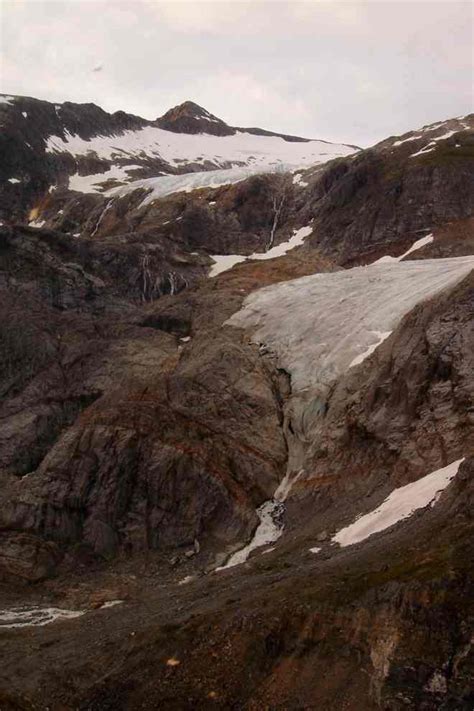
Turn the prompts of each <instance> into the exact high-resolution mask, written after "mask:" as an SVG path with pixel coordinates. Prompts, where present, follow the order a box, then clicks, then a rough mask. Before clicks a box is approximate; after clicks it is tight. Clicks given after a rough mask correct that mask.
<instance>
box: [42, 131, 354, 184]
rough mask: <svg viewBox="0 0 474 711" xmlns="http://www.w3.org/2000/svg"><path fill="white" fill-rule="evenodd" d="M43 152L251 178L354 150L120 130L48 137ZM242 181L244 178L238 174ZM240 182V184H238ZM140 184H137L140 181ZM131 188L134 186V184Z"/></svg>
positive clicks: (269, 139)
mask: <svg viewBox="0 0 474 711" xmlns="http://www.w3.org/2000/svg"><path fill="white" fill-rule="evenodd" d="M46 151H47V152H49V153H62V152H67V153H71V154H72V155H74V156H86V155H88V154H93V155H95V156H97V157H98V158H102V159H105V160H108V161H117V160H131V159H136V158H143V157H144V156H147V157H151V158H159V159H160V160H162V161H163V162H165V163H167V164H168V165H169V166H170V167H171V168H179V169H183V167H185V165H186V164H193V170H195V166H196V165H202V166H203V170H205V169H206V164H207V165H209V164H212V166H214V167H216V168H222V169H228V168H242V167H247V168H248V169H250V171H251V172H252V173H254V172H266V171H274V170H277V169H279V168H280V169H283V168H284V169H290V170H291V169H296V168H301V167H305V166H309V165H313V164H315V163H324V162H326V161H328V160H331V159H332V158H337V157H340V156H346V155H349V154H351V153H354V148H352V147H350V146H345V145H343V144H332V143H325V142H324V141H305V142H303V141H295V142H292V141H286V140H284V139H283V138H281V137H279V136H260V135H254V134H251V133H246V132H245V131H237V132H236V133H235V134H234V135H231V136H213V135H209V134H205V133H201V134H186V133H174V132H171V131H165V130H164V129H162V128H157V127H155V126H145V127H143V128H141V129H139V130H132V131H124V132H123V133H121V134H118V135H115V136H95V137H93V138H91V139H89V140H85V139H83V138H81V137H80V136H77V135H72V134H70V133H69V132H66V134H65V137H64V139H63V138H61V137H59V136H50V137H49V138H48V139H47V141H46ZM243 177H245V175H243ZM243 177H241V178H240V179H243ZM140 182H141V181H140ZM137 187H140V185H139V184H137Z"/></svg>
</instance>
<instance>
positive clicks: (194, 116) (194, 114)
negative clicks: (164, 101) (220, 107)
mask: <svg viewBox="0 0 474 711" xmlns="http://www.w3.org/2000/svg"><path fill="white" fill-rule="evenodd" d="M156 123H157V124H158V126H160V128H164V129H166V130H167V131H174V132H175V133H210V134H212V135H214V136H230V135H232V134H234V133H235V129H233V128H231V127H230V126H228V125H227V124H226V123H225V122H224V121H222V120H221V119H220V118H217V116H214V115H213V114H211V113H209V111H206V109H204V108H203V107H202V106H199V104H196V103H195V102H194V101H184V102H183V103H182V104H179V105H178V106H174V107H173V108H172V109H169V111H167V112H166V113H165V114H163V116H160V118H158V119H156Z"/></svg>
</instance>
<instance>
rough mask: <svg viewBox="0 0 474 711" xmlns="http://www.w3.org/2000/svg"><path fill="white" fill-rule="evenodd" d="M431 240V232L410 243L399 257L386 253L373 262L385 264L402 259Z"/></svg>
mask: <svg viewBox="0 0 474 711" xmlns="http://www.w3.org/2000/svg"><path fill="white" fill-rule="evenodd" d="M432 241H433V235H432V234H429V235H426V236H425V237H421V239H418V240H417V241H416V242H414V243H413V244H412V246H411V247H410V249H407V251H406V252H404V253H403V254H401V255H400V256H399V257H390V256H389V255H387V256H386V257H380V259H377V261H376V262H374V264H387V263H390V262H401V261H402V259H404V258H405V257H408V255H409V254H411V253H412V252H416V251H417V250H418V249H421V248H422V247H425V246H426V245H427V244H431V243H432Z"/></svg>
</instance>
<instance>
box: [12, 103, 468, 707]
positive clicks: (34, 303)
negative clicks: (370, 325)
mask: <svg viewBox="0 0 474 711" xmlns="http://www.w3.org/2000/svg"><path fill="white" fill-rule="evenodd" d="M168 118H169V117H168ZM171 118H174V117H171ZM176 118H177V119H179V120H181V118H180V116H177V117H176ZM470 126H471V127H472V119H471V117H465V118H464V119H455V120H453V121H451V122H444V123H443V124H438V125H437V126H436V125H435V127H434V128H433V127H425V129H424V130H421V131H418V132H412V133H411V134H409V135H407V136H404V137H399V138H391V139H388V140H387V141H385V142H383V143H382V144H379V145H378V146H376V147H375V148H374V149H371V150H369V151H364V152H361V153H360V154H357V155H355V156H353V157H348V158H343V159H338V160H337V161H335V162H332V163H330V164H328V165H327V166H322V167H321V166H319V167H316V168H314V169H310V170H308V171H304V172H301V180H299V181H296V182H295V181H294V179H293V178H292V177H291V175H290V176H285V175H273V176H254V177H252V178H249V179H248V180H245V181H243V182H241V183H237V184H235V185H227V186H222V187H219V188H214V189H210V188H206V189H203V190H197V191H193V192H189V193H178V194H173V195H170V196H168V197H164V198H162V199H159V200H156V201H154V202H152V203H150V204H149V205H146V206H141V207H140V203H141V200H142V197H143V195H142V194H141V193H133V192H132V193H130V194H129V195H127V196H125V197H123V198H121V199H120V200H118V201H117V202H115V201H114V204H113V205H112V207H110V208H109V209H108V210H107V212H105V213H104V210H105V208H106V207H107V203H108V200H107V198H104V196H102V195H77V194H72V193H70V192H69V191H67V190H64V191H62V192H61V191H60V190H57V191H54V192H53V193H51V197H49V198H47V200H45V202H44V203H42V204H41V206H40V211H39V218H41V219H42V220H44V221H45V224H44V225H43V227H42V228H37V227H36V228H35V227H28V226H25V225H24V224H17V223H15V222H14V220H13V219H12V220H11V221H10V224H9V225H8V226H4V227H3V228H1V233H0V265H1V281H0V289H1V291H2V299H1V305H0V320H1V323H2V327H1V343H0V346H1V349H2V364H3V368H2V372H1V383H0V386H1V392H2V403H1V410H0V418H1V424H2V426H1V430H0V466H1V472H0V476H1V482H2V489H1V490H2V506H1V513H0V571H1V576H2V583H1V587H0V592H1V596H2V603H1V605H0V649H1V654H2V662H3V663H2V667H1V670H0V700H1V703H0V706H1V708H5V709H46V708H50V709H55V710H56V709H57V710H58V711H59V709H84V710H85V709H97V711H99V710H102V709H156V708H160V709H161V708H163V709H208V708H209V709H210V708H221V709H282V710H283V709H285V710H286V709H328V710H330V709H340V708H345V709H350V710H354V711H355V710H356V709H361V708H364V709H379V708H382V709H413V710H415V709H425V710H426V711H434V710H435V709H436V710H437V709H444V710H450V711H451V710H453V711H454V709H456V710H457V709H466V711H467V709H471V708H472V707H473V704H474V696H473V679H474V650H473V646H472V640H473V639H474V636H473V635H474V629H473V621H474V615H473V612H474V610H473V607H472V600H473V591H474V586H473V578H472V573H473V560H474V556H473V555H472V553H473V551H472V534H473V513H472V512H473V503H474V501H473V495H474V493H473V475H474V415H473V413H474V381H473V376H472V373H473V366H474V363H473V353H474V332H473V325H472V324H473V312H474V282H473V276H472V271H470V269H469V262H467V265H468V266H467V268H465V269H464V271H463V272H462V273H461V272H459V276H458V277H456V278H455V279H453V280H452V281H451V282H450V283H449V284H447V283H444V282H443V283H442V284H441V285H440V287H439V289H438V290H436V289H434V291H433V292H432V293H431V295H430V297H429V298H424V299H421V300H420V301H419V302H418V303H417V304H416V305H415V306H414V308H410V309H409V310H408V312H407V313H406V314H405V315H403V316H402V317H400V318H399V320H398V322H397V323H396V324H394V326H393V329H392V334H391V336H390V337H389V338H387V339H386V340H385V341H384V343H383V344H382V345H380V346H379V347H378V348H377V349H376V350H375V352H373V353H372V355H370V356H369V357H367V358H366V359H365V360H363V361H362V362H361V363H360V365H357V366H356V367H350V368H349V369H347V368H346V369H345V370H343V371H342V372H340V373H338V375H337V377H336V378H335V379H334V381H333V382H332V384H331V387H330V388H329V390H328V391H327V393H326V396H325V399H324V402H323V403H322V404H321V406H318V407H314V400H311V399H308V398H307V397H306V395H305V396H304V397H303V399H302V402H304V403H311V402H312V403H313V405H312V406H311V407H309V406H308V407H306V409H303V410H301V408H300V406H299V403H300V400H298V399H297V395H298V397H300V395H301V393H299V391H298V392H297V383H296V381H295V380H294V371H293V369H292V365H291V363H290V365H289V366H288V365H287V364H286V363H283V359H282V355H281V353H280V352H279V351H278V349H274V348H272V347H269V344H268V343H265V342H260V341H259V340H258V338H256V337H255V328H250V327H249V328H239V327H236V326H235V325H232V324H231V323H228V320H229V319H230V318H231V317H232V316H233V315H234V314H235V313H236V312H238V311H239V310H240V309H242V307H245V305H246V304H248V303H252V302H251V301H250V302H249V301H248V297H251V295H255V292H256V290H258V289H260V288H262V287H268V286H272V285H278V284H280V285H281V284H283V285H284V284H286V285H287V287H288V288H289V289H290V290H292V289H296V288H299V284H300V283H301V282H298V281H295V280H298V279H299V278H301V277H310V278H313V277H312V276H311V275H315V274H326V275H327V276H328V279H330V278H332V277H337V275H338V273H339V272H341V270H343V269H348V268H350V267H352V266H354V265H357V264H369V263H371V262H373V261H374V260H376V259H378V258H379V257H381V256H384V255H387V254H391V255H392V256H397V255H401V254H403V253H404V252H405V251H406V250H407V249H408V248H409V247H410V246H411V245H412V244H413V243H414V242H415V241H416V240H418V239H419V238H421V237H427V236H428V235H429V234H430V233H432V235H433V238H431V237H428V238H427V239H425V240H424V243H423V244H424V246H423V247H422V248H420V249H418V250H417V251H416V252H414V253H412V258H413V259H416V260H418V264H420V265H422V264H423V263H424V262H425V260H428V261H427V262H426V265H428V266H429V264H431V263H432V262H431V261H430V260H432V259H439V258H451V257H455V258H461V257H463V256H466V255H472V254H474V250H473V234H474V233H473V222H472V220H473V218H474V215H473V211H474V204H473V201H472V194H473V193H472V190H471V189H470V188H469V186H470V185H472V180H473V174H474V170H473V157H472V155H471V153H472V145H471V143H472V130H470V128H469V127H470ZM448 133H449V134H450V135H449V136H447V137H446V134H448ZM415 153H419V155H413V154H415ZM423 154H424V155H423ZM302 183H304V184H302ZM282 198H284V200H282ZM280 203H282V205H281V210H280V211H279V212H278V215H277V219H276V212H277V210H278V205H280ZM275 206H276V207H275ZM178 218H179V219H178ZM165 223H166V224H165ZM307 226H311V228H312V232H311V233H310V234H309V235H308V237H306V239H305V241H304V244H303V245H302V246H300V247H298V248H296V249H294V250H292V251H290V252H288V254H286V255H284V256H280V257H278V258H275V259H268V260H258V259H248V260H247V261H245V262H243V263H240V264H237V265H236V266H235V267H233V268H232V269H230V270H228V271H226V272H224V273H222V274H220V275H219V276H217V277H215V278H208V276H207V275H208V272H209V269H210V267H211V265H212V264H213V259H212V255H216V254H220V255H222V254H240V255H242V256H245V255H247V256H249V255H251V254H252V253H253V252H259V253H264V252H265V251H266V250H268V249H269V247H270V239H271V240H272V241H273V243H274V244H275V245H278V244H281V243H283V242H285V241H286V240H287V239H289V237H291V235H292V234H293V233H294V230H296V229H299V228H302V227H307ZM73 230H74V232H73ZM77 234H78V235H79V236H74V235H77ZM400 266H402V265H400ZM394 268H395V269H397V268H398V267H394ZM421 268H423V267H421ZM368 269H371V267H368ZM371 273H372V272H367V274H368V279H370V274H371ZM333 283H335V282H328V284H333ZM278 288H280V287H278ZM329 288H331V287H329ZM401 296H402V294H401ZM251 298H253V296H252V297H251ZM333 306H334V309H335V311H334V314H335V318H336V317H337V313H338V311H337V305H336V304H335V305H333ZM291 317H293V318H294V321H295V326H296V325H297V324H298V323H299V321H300V320H301V319H302V314H301V313H298V312H297V311H295V313H294V314H291ZM356 317H357V314H356V312H355V311H354V325H355V319H356ZM261 325H265V324H264V323H263V324H261ZM341 328H342V325H341ZM311 338H313V339H314V340H315V342H316V344H317V342H318V334H317V333H316V334H314V333H313V334H311ZM321 338H322V336H321ZM301 347H302V349H304V347H305V343H304V342H303V341H302V343H301ZM317 367H318V363H316V362H315V363H314V368H315V369H316V368H317ZM305 398H306V399H305ZM297 404H298V407H299V410H298V418H296V417H295V412H296V409H295V408H296V405H297ZM459 459H463V462H462V464H461V465H460V466H459V469H458V473H457V474H456V476H454V478H453V480H452V483H451V484H450V485H449V486H447V488H446V489H445V490H444V492H443V493H442V494H441V496H440V497H439V500H438V501H437V503H436V504H435V505H433V506H426V505H425V506H421V507H420V508H419V509H418V510H417V511H416V512H415V513H414V514H413V515H412V516H410V517H409V518H407V519H406V520H405V521H403V522H399V523H397V524H396V525H394V526H392V527H390V528H386V529H385V530H383V531H381V532H380V533H377V534H375V535H372V536H370V537H369V538H366V539H364V540H362V541H361V542H358V543H355V544H353V545H349V546H346V547H344V546H343V547H341V546H339V545H338V544H337V543H336V542H335V541H334V540H333V536H334V534H335V533H336V532H337V531H339V530H340V529H341V528H343V527H344V526H347V525H348V524H350V523H351V522H352V521H353V520H354V519H355V517H356V516H358V515H361V514H364V513H366V512H369V511H372V510H373V509H374V508H376V507H377V506H379V505H380V504H381V502H382V501H383V500H384V499H385V498H386V497H387V495H389V494H390V492H392V491H393V490H394V489H396V488H398V487H400V486H404V485H406V484H408V483H411V482H414V481H417V480H419V479H421V478H422V477H425V476H426V475H427V474H429V473H431V472H433V471H435V470H438V469H440V468H441V467H444V466H446V465H449V464H451V463H452V462H454V461H456V460H459ZM282 482H284V483H285V482H289V483H292V486H291V488H290V487H289V486H288V487H286V488H285V487H282ZM277 489H279V493H280V495H279V497H278V501H276V500H274V497H275V492H276V491H277ZM282 491H283V492H285V493H286V494H287V495H286V498H285V496H284V495H281V492H282ZM265 502H267V504H265ZM268 504H270V509H269V510H270V512H271V513H270V515H269V517H267V519H265V520H266V523H267V526H268V527H269V529H270V530H271V531H273V533H275V531H276V532H277V534H278V533H279V535H280V537H279V538H277V537H276V536H273V539H274V540H272V536H270V537H268V538H267V539H265V540H264V539H263V538H260V539H259V540H260V541H261V542H263V543H265V541H266V544H265V547H261V548H260V549H259V548H258V547H257V548H256V549H255V551H254V552H252V553H251V555H250V556H249V557H248V558H247V559H246V560H245V557H244V558H243V559H242V560H243V562H242V563H241V564H240V565H235V566H234V567H229V568H225V569H223V570H216V569H217V568H219V567H220V566H223V565H225V564H226V562H228V561H229V556H231V555H232V554H233V553H234V552H235V551H239V550H240V549H242V547H244V546H245V545H246V544H247V543H249V542H250V541H252V540H253V539H254V536H255V534H256V531H257V536H258V535H259V534H258V531H259V524H260V523H261V521H262V520H263V519H262V508H261V507H262V505H268ZM263 510H267V509H265V507H264V509H263ZM311 549H313V551H312V550H311ZM118 601H120V604H117V605H115V606H112V605H108V606H107V605H106V606H105V607H104V606H103V605H104V603H107V602H108V603H112V602H118ZM20 607H22V610H19V609H18V608H20ZM50 608H60V609H62V610H73V611H77V612H81V613H83V614H81V615H80V616H77V617H75V618H73V617H71V618H69V619H68V618H63V619H58V620H56V621H55V622H53V623H52V624H48V625H45V626H38V625H37V624H36V625H35V624H25V625H24V626H16V627H15V626H13V627H12V626H10V625H11V623H12V620H17V621H19V622H20V623H21V622H22V621H23V622H24V621H25V619H26V618H28V620H29V622H30V623H31V621H32V620H33V622H34V620H35V618H36V620H37V621H38V620H40V619H42V615H45V614H46V612H45V611H46V610H48V609H50ZM48 614H53V616H54V615H55V614H56V613H54V612H53V613H48ZM15 615H17V617H15ZM25 615H26V617H25ZM25 650H27V651H28V654H25Z"/></svg>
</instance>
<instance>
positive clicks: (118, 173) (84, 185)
mask: <svg viewBox="0 0 474 711" xmlns="http://www.w3.org/2000/svg"><path fill="white" fill-rule="evenodd" d="M141 167H142V166H140V165H127V166H119V165H113V166H112V167H111V168H110V169H109V170H106V171H105V172H104V173H94V174H93V175H79V173H75V175H70V176H69V186H68V187H69V190H75V191H76V192H79V193H100V192H103V190H102V187H101V186H102V183H105V182H106V181H107V180H117V181H120V182H128V181H129V180H130V176H129V174H128V173H129V171H130V170H136V169H137V168H141Z"/></svg>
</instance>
